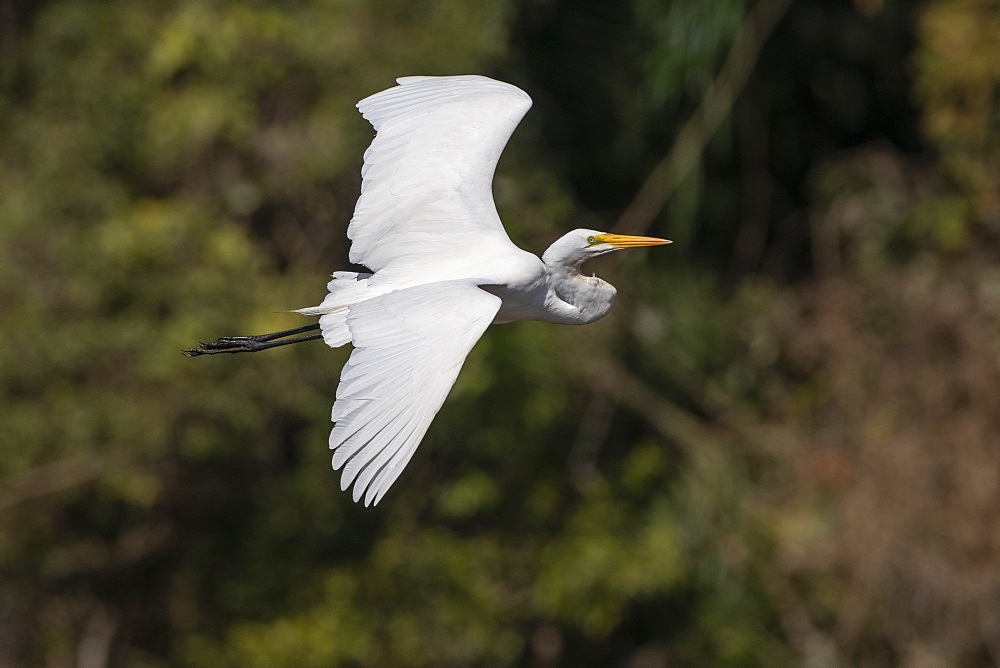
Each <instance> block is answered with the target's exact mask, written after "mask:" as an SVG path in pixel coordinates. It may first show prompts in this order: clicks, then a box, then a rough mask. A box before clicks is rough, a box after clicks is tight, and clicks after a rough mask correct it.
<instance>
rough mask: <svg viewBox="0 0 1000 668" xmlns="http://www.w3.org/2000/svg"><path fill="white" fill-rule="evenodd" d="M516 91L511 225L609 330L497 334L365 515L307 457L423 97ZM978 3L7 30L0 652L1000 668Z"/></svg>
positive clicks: (507, 175) (256, 5)
mask: <svg viewBox="0 0 1000 668" xmlns="http://www.w3.org/2000/svg"><path fill="white" fill-rule="evenodd" d="M464 73H481V74H486V75H489V76H493V77H496V78H500V79H503V80H505V81H510V82H512V83H515V84H517V85H519V86H521V87H522V88H524V89H525V90H526V91H528V92H529V93H530V94H531V95H532V96H533V98H534V100H535V106H534V108H533V109H532V111H531V112H530V113H529V115H528V116H527V118H526V119H525V121H524V122H523V123H522V126H521V128H520V129H519V130H518V131H517V132H516V133H515V136H514V138H513V140H512V142H511V144H510V146H509V148H508V150H507V152H506V153H505V155H504V157H503V159H502V160H501V163H500V168H499V170H498V175H497V180H496V183H495V188H494V192H495V196H496V200H497V204H498V207H499V209H500V212H501V215H502V217H503V218H504V220H505V221H506V225H507V229H508V230H509V232H510V234H511V236H512V238H513V239H514V240H515V241H516V242H517V243H519V244H520V245H522V246H523V247H524V248H526V249H528V250H531V251H533V252H536V253H538V252H541V251H542V250H543V249H544V248H545V247H546V246H547V244H548V243H550V242H551V241H553V240H554V239H555V238H557V237H558V236H559V235H560V234H562V233H563V232H565V231H567V230H569V229H571V228H573V227H595V228H600V229H608V230H614V231H619V232H631V233H640V234H641V233H648V234H651V235H655V236H663V237H668V238H672V239H674V240H675V242H676V243H675V244H674V245H673V246H670V247H665V248H658V249H651V250H646V251H632V252H630V253H628V254H624V253H623V254H621V255H616V256H613V257H612V258H608V259H604V260H602V261H601V262H598V263H595V266H594V267H593V269H594V270H596V271H597V272H599V273H600V274H601V275H602V276H604V277H605V278H607V279H608V280H610V281H611V282H612V283H613V284H615V285H617V286H618V288H619V298H618V303H617V304H616V305H615V308H614V309H613V310H612V312H611V314H610V315H609V316H608V317H607V318H605V319H604V320H602V321H600V322H599V323H597V324H594V325H591V326H587V327H581V328H574V327H558V326H554V325H544V324H539V323H523V324H512V325H504V326H501V327H495V328H492V329H491V331H489V332H488V333H487V334H486V336H485V337H484V338H483V340H482V341H481V343H480V344H479V345H478V346H477V348H476V349H475V351H474V352H473V353H472V355H471V356H470V358H469V360H468V362H467V364H466V366H465V369H464V371H463V373H462V375H461V376H460V378H459V380H458V384H457V385H456V387H455V389H454V391H453V392H452V394H451V397H450V398H449V400H448V402H447V403H446V404H445V407H444V409H443V410H442V412H441V413H440V415H439V416H438V418H437V420H436V421H435V422H434V424H433V426H432V428H431V430H430V432H429V433H428V435H427V438H426V439H425V441H424V443H423V445H422V446H421V447H420V450H419V452H418V454H417V456H416V457H415V458H414V459H413V461H412V462H411V463H410V465H409V466H408V467H407V469H406V471H405V472H404V473H403V475H402V476H401V478H400V479H399V480H398V482H397V483H396V484H395V485H394V487H393V489H392V490H391V491H390V492H389V493H388V495H387V496H386V497H385V499H384V500H383V501H382V503H381V504H380V505H379V506H378V507H377V508H374V509H371V508H369V509H365V508H363V507H359V506H358V505H355V504H354V503H352V502H351V500H350V496H349V495H348V494H344V493H342V492H340V491H339V475H338V474H335V473H334V472H333V471H331V470H330V453H329V451H328V449H327V445H326V442H327V435H328V432H329V429H330V422H329V414H330V407H331V405H332V403H333V399H334V392H335V388H336V385H337V380H338V375H339V372H340V367H341V365H342V364H343V362H344V361H345V360H346V358H347V355H348V354H349V349H347V348H345V349H338V350H331V349H329V348H327V347H325V346H323V345H322V344H321V343H318V342H313V343H308V344H302V345H299V346H292V347H288V348H280V349H277V350H273V351H269V352H267V353H262V354H259V355H253V356H248V355H238V356H217V357H213V358H202V359H187V358H184V357H182V356H181V354H180V350H181V349H182V348H188V347H191V346H192V345H194V344H196V343H197V342H198V341H199V340H202V341H207V340H212V339H215V338H216V337H218V336H222V335H232V334H248V333H259V332H266V331H273V330H276V329H284V328H288V327H295V326H299V325H300V324H305V321H304V320H303V319H302V318H301V316H298V315H296V314H289V313H281V312H280V311H282V310H284V309H291V308H298V307H303V306H309V305H313V304H317V303H319V302H320V301H321V300H322V298H323V294H324V285H325V282H326V277H327V275H328V274H329V273H330V272H331V271H333V270H335V269H347V268H349V267H348V265H347V262H346V257H347V240H346V237H345V229H346V225H347V222H348V220H349V219H350V216H351V212H352V209H353V205H354V201H355V198H356V196H357V194H358V188H359V184H360V176H359V172H360V167H361V156H362V153H363V151H364V149H365V147H366V146H367V144H368V142H369V141H370V140H371V137H372V130H371V128H370V126H369V125H368V124H367V123H366V122H365V121H364V120H363V119H362V118H361V117H360V115H358V114H357V112H356V110H355V109H354V103H355V102H356V101H357V100H358V99H360V98H362V97H365V96H367V95H369V94H371V93H373V92H376V91H378V90H381V89H383V88H386V87H388V86H390V85H391V84H392V81H393V78H394V77H396V76H402V75H411V74H464ZM998 182H1000V2H998V0H928V1H926V2H919V3H918V2H911V1H906V0H854V1H853V2H850V1H848V0H757V1H756V2H749V1H745V0H628V1H624V2H607V1H603V0H505V1H503V2H474V1H471V0H470V1H460V0H433V1H428V2H413V1H412V0H382V1H380V2H363V1H361V0H337V1H326V2H322V1H320V0H299V1H294V0H285V1H282V2H264V1H242V0H230V1H225V0H219V1H213V2H206V1H205V0H180V1H178V2H171V3H158V2H137V1H136V2H98V1H96V0H46V1H29V0H3V2H0V337H2V338H0V341H2V345H0V397H2V406H0V441H2V445H0V664H2V665H26V666H28V665H30V666H34V665H45V666H57V667H63V666H80V667H82V668H89V667H92V666H103V665H113V666H168V665H189V666H225V665H231V666H301V665H315V666H323V665H338V664H347V665H470V664H475V665H504V664H523V665H534V666H560V665H563V666H575V665H614V666H628V667H631V668H652V667H656V666H667V665H731V666H747V665H759V666H776V665H808V666H817V667H825V666H840V665H849V664H851V665H864V666H893V665H906V666H919V667H924V666H927V667H931V666H959V665H961V666H988V665H995V664H996V663H997V662H1000V510H998V509H1000V262H998V261H1000V187H998Z"/></svg>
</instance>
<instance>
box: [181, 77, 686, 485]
mask: <svg viewBox="0 0 1000 668" xmlns="http://www.w3.org/2000/svg"><path fill="white" fill-rule="evenodd" d="M397 82H398V83H399V85H398V86H395V87H393V88H390V89H388V90H385V91H382V92H381V93H377V94H375V95H372V96H371V97H368V98H365V99H364V100H361V101H360V102H359V103H358V109H360V110H361V113H362V114H363V115H364V117H365V118H366V119H368V120H369V121H370V122H371V124H372V125H373V126H374V128H375V130H376V133H377V134H376V136H375V139H374V140H373V141H372V144H371V147H370V148H369V149H368V150H367V151H366V152H365V162H364V167H363V168H362V176H363V180H362V187H361V196H360V198H359V199H358V203H357V206H356V208H355V211H354V217H353V218H352V219H351V223H350V226H349V227H348V230H347V235H348V237H349V238H350V239H351V241H352V244H351V252H350V259H351V261H352V262H355V263H357V264H361V265H364V266H366V267H368V268H369V269H371V270H372V273H354V272H337V273H335V274H334V275H333V280H332V281H330V283H329V285H328V289H329V294H328V295H327V297H326V299H325V300H324V301H323V303H322V304H320V305H319V306H314V307H310V308H305V309H300V311H299V312H300V313H303V314H305V315H318V316H319V324H318V325H313V326H307V327H303V328H299V329H297V330H289V331H288V332H278V333H275V334H269V335H260V336H253V337H227V338H223V339H220V340H219V341H218V342H217V343H207V344H206V343H203V344H202V345H201V347H200V348H198V349H195V350H190V351H187V353H188V354H190V355H202V354H208V353H219V352H245V351H255V350H262V349H265V348H269V347H274V346H277V345H284V344H286V343H293V342H297V341H301V340H307V339H311V338H318V337H320V336H322V338H323V339H324V341H326V343H327V344H328V345H330V346H334V347H336V346H341V345H343V344H345V343H348V342H352V343H353V345H354V351H353V352H352V353H351V357H350V359H349V360H348V362H347V364H346V365H345V367H344V370H343V372H342V374H341V380H340V386H339V387H338V388H337V399H336V402H335V403H334V405H333V413H332V419H333V421H334V423H335V426H334V428H333V431H332V432H331V434H330V447H331V448H332V449H333V451H334V452H333V467H334V468H335V469H340V468H342V469H343V473H342V476H341V487H342V488H343V489H347V488H348V487H350V486H351V485H352V484H353V485H354V499H355V501H358V500H360V499H361V498H362V496H363V497H364V500H365V505H368V504H370V503H378V501H379V500H380V499H381V498H382V496H383V495H384V494H385V492H386V490H387V489H388V488H389V486H390V485H392V483H393V482H394V481H395V480H396V478H397V477H398V476H399V474H400V472H401V471H402V469H403V467H404V466H406V463H407V462H408V461H409V460H410V457H411V456H412V455H413V453H414V451H415V450H416V448H417V446H418V445H419V444H420V440H421V439H422V438H423V436H424V434H425V433H426V431H427V428H428V427H429V426H430V423H431V420H433V418H434V416H435V415H436V414H437V412H438V410H439V409H440V408H441V405H442V404H443V403H444V400H445V397H446V396H447V395H448V392H449V390H450V389H451V387H452V385H453V384H454V382H455V379H456V378H457V376H458V372H459V370H460V369H461V367H462V364H463V362H464V361H465V358H466V356H467V355H468V354H469V351H470V350H472V347H473V346H474V345H475V343H476V341H478V340H479V337H480V336H482V334H483V332H484V331H485V330H486V328H487V327H488V326H489V325H490V324H491V323H504V322H511V321H515V320H545V321H548V322H555V323H564V324H583V323H587V322H592V321H594V320H596V319H598V318H600V317H602V316H604V314H605V313H607V311H608V309H610V308H611V303H612V302H613V300H614V296H615V289H614V288H613V287H612V286H610V285H609V284H607V283H606V282H604V281H602V280H601V279H599V278H595V277H586V276H584V275H582V274H581V273H580V271H579V269H580V265H581V264H582V263H583V262H584V261H586V260H587V259H589V258H591V257H594V256H596V255H600V254H603V253H608V252H611V251H614V250H618V249H620V248H628V247H634V246H649V245H657V244H665V243H669V242H668V241H666V240H663V239H654V238H650V237H632V236H623V235H616V234H608V233H602V232H598V231H596V230H574V231H572V232H570V233H568V234H566V235H565V236H563V237H562V238H560V239H559V240H558V241H556V242H555V243H554V244H553V245H552V246H551V247H549V249H548V250H547V251H546V252H545V254H544V255H543V256H542V258H541V259H539V258H538V257H537V256H535V255H532V254H531V253H527V252H526V251H523V250H521V249H520V248H518V247H517V246H515V245H514V244H513V243H512V242H511V240H510V238H509V237H508V236H507V233H506V232H505V231H504V228H503V224H502V223H501V222H500V217H499V216H498V215H497V211H496V206H495V205H494V203H493V192H492V182H493V173H494V170H495V169H496V165H497V161H498V160H499V158H500V153H501V152H502V151H503V148H504V146H505V145H506V143H507V140H508V139H509V138H510V135H511V133H512V132H513V131H514V128H515V127H516V126H517V124H518V123H519V122H520V120H521V118H522V117H523V116H524V114H525V113H526V112H527V111H528V109H529V108H530V107H531V98H529V97H528V95H527V94H526V93H524V91H522V90H520V89H518V88H517V87H515V86H511V85H509V84H505V83H502V82H499V81H495V80H493V79H488V78H486V77H481V76H454V77H403V78H401V79H397ZM316 328H319V329H320V330H321V334H316V335H311V336H302V337H298V338H295V339H284V340H278V339H281V337H285V336H287V335H289V334H295V333H299V332H301V331H307V330H310V329H316Z"/></svg>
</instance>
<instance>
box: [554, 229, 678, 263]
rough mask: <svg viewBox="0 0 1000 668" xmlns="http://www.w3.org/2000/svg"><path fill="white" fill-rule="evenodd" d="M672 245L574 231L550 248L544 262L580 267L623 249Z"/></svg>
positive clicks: (626, 236)
mask: <svg viewBox="0 0 1000 668" xmlns="http://www.w3.org/2000/svg"><path fill="white" fill-rule="evenodd" d="M669 243H672V242H670V241H668V240H667V239H657V238H655V237H633V236H629V235H626V234H611V233H610V232H598V231H597V230H573V231H572V232H568V233H566V234H564V235H563V236H562V237H560V238H559V239H557V240H556V242H555V243H554V244H552V245H551V246H549V248H548V250H547V251H545V254H544V255H542V260H543V261H544V262H545V264H547V265H549V266H554V265H557V264H559V265H568V266H571V267H574V268H576V267H579V266H580V265H581V264H583V263H584V262H586V261H587V260H589V259H591V258H594V257H597V256H598V255H604V254H605V253H611V252H614V251H617V250H622V249H623V248H638V247H640V246H662V245H663V244H669Z"/></svg>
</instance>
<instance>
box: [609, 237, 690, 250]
mask: <svg viewBox="0 0 1000 668" xmlns="http://www.w3.org/2000/svg"><path fill="white" fill-rule="evenodd" d="M600 241H601V243H605V244H610V245H612V246H614V247H615V248H636V247H638V246H662V245H664V244H672V243H674V242H673V241H670V240H668V239H657V238H656V237H631V236H629V235H627V234H602V235H601V239H600Z"/></svg>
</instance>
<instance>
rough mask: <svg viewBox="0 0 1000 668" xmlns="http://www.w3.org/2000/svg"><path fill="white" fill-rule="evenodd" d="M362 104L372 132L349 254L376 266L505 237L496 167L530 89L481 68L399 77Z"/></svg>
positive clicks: (413, 261) (435, 256)
mask: <svg viewBox="0 0 1000 668" xmlns="http://www.w3.org/2000/svg"><path fill="white" fill-rule="evenodd" d="M396 81H397V82H398V83H399V85H398V86H395V87H393V88H390V89H388V90H384V91H382V92H381V93H376V94H375V95H372V96H371V97H367V98H365V99H364V100H361V101H360V102H358V109H360V110H361V113H362V115H363V116H364V117H365V118H367V119H368V120H369V121H370V122H371V124H372V125H373V126H374V127H375V130H376V132H377V134H376V136H375V139H374V140H373V141H372V144H371V146H370V147H369V148H368V150H367V151H366V152H365V164H364V167H363V169H362V171H361V174H362V177H363V181H362V185H361V197H360V199H358V203H357V207H356V208H355V210H354V217H353V218H352V219H351V225H350V227H349V228H348V230H347V236H348V237H349V238H350V239H351V240H352V242H353V243H352V245H351V255H350V259H351V262H355V263H357V264H363V265H365V266H367V267H370V268H371V269H374V270H376V271H378V270H381V269H385V268H387V267H393V268H396V267H405V266H407V265H410V266H413V265H419V264H422V263H432V262H436V261H439V259H440V258H441V257H442V256H444V257H447V254H450V253H455V254H458V255H461V254H462V253H463V252H467V251H468V249H469V248H470V247H472V246H474V245H478V246H479V247H482V245H483V244H486V243H498V244H510V243H511V242H510V239H509V238H508V237H507V233H506V232H505V231H504V229H503V225H502V224H501V222H500V217H499V216H498V215H497V211H496V206H495V205H494V203H493V172H494V171H495V170H496V166H497V160H499V158H500V153H501V152H502V151H503V148H504V146H505V145H506V144H507V140H508V139H510V135H511V133H512V132H514V128H515V127H517V124H518V123H519V122H520V121H521V118H523V117H524V114H525V113H527V111H528V109H529V107H531V98H530V97H528V94H527V93H525V92H524V91H522V90H521V89H519V88H517V87H516V86H511V85H510V84H506V83H503V82H500V81H495V80H493V79H489V78H487V77H482V76H454V77H403V78H401V79H397V80H396Z"/></svg>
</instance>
